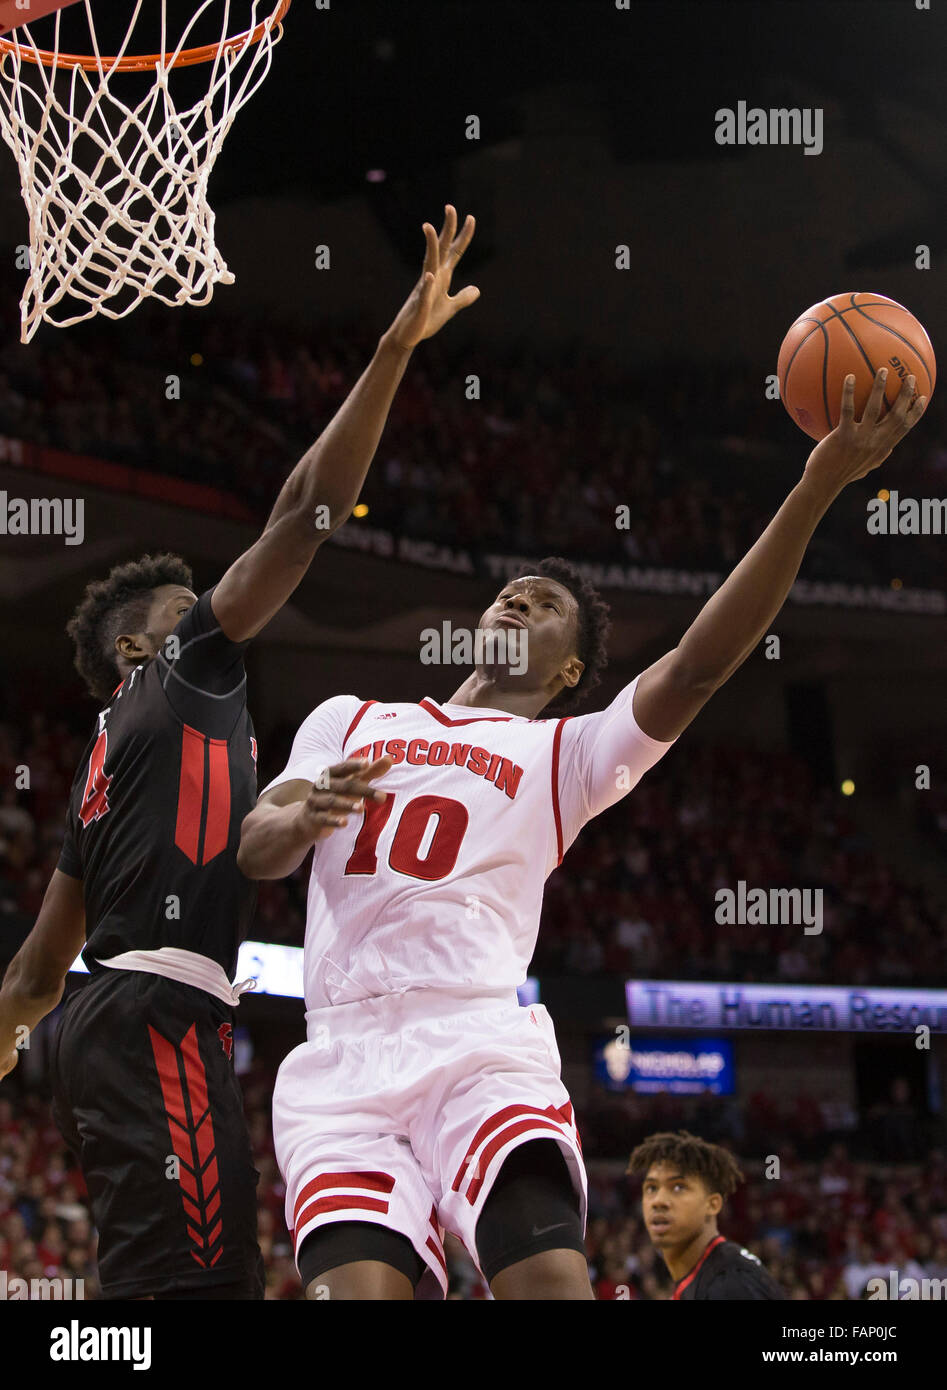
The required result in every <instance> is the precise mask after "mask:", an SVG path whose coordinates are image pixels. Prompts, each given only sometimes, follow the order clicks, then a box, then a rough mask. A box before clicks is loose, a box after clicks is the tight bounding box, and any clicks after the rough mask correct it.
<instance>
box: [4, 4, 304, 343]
mask: <svg viewBox="0 0 947 1390" xmlns="http://www.w3.org/2000/svg"><path fill="white" fill-rule="evenodd" d="M78 3H82V4H83V5H84V8H85V14H86V19H87V22H88V26H89V36H90V46H91V48H92V53H91V54H77V53H63V52H62V51H61V50H60V18H61V16H60V13H59V12H60V10H62V9H65V8H67V7H68V6H69V5H71V4H78ZM109 3H110V4H111V5H112V6H114V5H115V4H116V3H117V0H109ZM129 3H133V4H134V11H133V14H132V17H131V20H130V22H129V26H128V30H127V33H126V35H125V38H124V41H123V42H122V44H121V47H120V48H119V49H118V51H117V52H116V53H114V54H112V55H110V56H103V54H102V53H101V51H100V45H99V42H98V38H97V35H96V30H95V22H94V18H93V14H92V0H32V3H31V5H30V14H31V16H32V18H33V19H34V20H35V18H37V17H38V16H39V15H40V14H49V13H50V12H51V11H52V10H54V9H55V10H56V16H55V20H54V21H53V22H54V25H55V35H54V42H53V46H52V48H50V49H43V48H40V47H39V46H38V44H37V43H36V42H35V41H34V39H33V36H32V34H31V33H30V31H29V28H28V27H26V26H25V25H23V24H22V21H23V14H24V11H23V10H21V9H19V8H17V6H16V3H15V0H0V32H2V31H3V30H4V29H9V28H10V26H11V25H14V24H20V25H22V27H21V28H18V29H13V30H12V32H11V33H10V34H9V36H8V37H6V38H0V130H2V132H3V138H4V139H5V140H6V142H7V144H8V145H9V146H10V148H11V149H12V151H13V153H14V155H15V156H16V160H17V164H18V165H19V169H20V185H21V189H22V193H23V201H24V202H25V203H26V207H27V211H28V212H29V218H30V274H29V279H28V281H27V283H26V287H25V290H24V293H23V298H22V299H21V301H20V316H21V320H22V330H21V333H20V341H21V342H22V343H28V342H29V341H30V339H31V338H32V337H33V335H34V334H35V332H36V330H37V329H38V327H39V325H40V323H41V322H43V321H45V322H46V323H51V324H54V325H55V326H56V327H59V328H68V327H70V326H71V325H72V324H74V323H79V322H81V321H82V320H84V319H89V318H92V317H93V316H94V315H95V314H105V315H106V316H107V317H109V318H114V319H117V318H124V317H125V315H126V314H130V313H131V312H132V310H134V309H136V308H137V307H138V305H139V304H140V303H141V301H142V300H143V299H146V298H155V299H159V300H161V301H162V303H164V304H168V305H171V306H172V307H173V306H179V305H185V304H190V305H204V304H207V303H209V302H210V299H211V297H212V295H213V292H214V286H215V284H217V283H218V282H220V283H221V284H225V285H232V284H233V282H234V277H233V275H232V274H231V272H230V271H229V270H228V268H227V265H226V262H225V261H224V260H223V259H222V257H221V256H220V254H219V252H218V250H217V247H216V245H215V243H214V221H215V218H214V212H213V210H212V208H211V207H210V205H209V203H208V195H207V185H208V181H209V179H210V175H211V172H212V170H213V168H214V164H215V162H216V159H217V156H218V154H219V153H220V150H221V147H222V145H223V142H224V139H225V138H226V136H227V134H228V132H229V130H230V127H231V125H232V124H233V121H234V118H235V117H236V115H237V112H238V111H239V110H240V109H241V108H242V107H243V106H244V105H245V104H246V103H247V102H248V101H249V100H250V98H251V97H252V96H253V94H254V93H255V92H256V91H257V89H258V88H259V86H260V85H261V84H262V82H263V81H264V80H265V78H266V76H267V74H268V73H269V70H270V65H271V63H272V58H273V49H274V47H275V45H276V44H277V43H278V42H279V40H280V39H281V38H282V34H283V26H282V20H283V18H284V16H285V14H286V12H287V10H288V9H289V7H290V3H291V0H249V3H250V8H251V16H250V21H251V22H250V26H249V28H248V29H246V31H245V32H242V33H237V34H232V33H231V32H230V30H231V11H232V8H233V6H232V0H194V6H195V8H194V13H193V15H192V18H191V20H190V22H189V24H188V25H187V28H186V29H185V31H184V33H183V34H182V35H181V36H180V38H179V39H178V41H177V43H176V44H171V43H169V41H168V27H167V13H166V10H167V0H148V4H149V7H154V6H155V4H156V3H157V4H160V7H161V10H160V24H161V51H160V52H158V53H150V54H145V55H141V54H137V55H136V54H134V53H129V47H130V45H131V41H132V37H133V35H134V32H135V27H136V24H137V23H138V18H139V15H140V13H141V9H142V5H143V3H144V0H129ZM215 4H217V5H222V8H223V14H222V17H221V33H220V38H219V40H217V41H216V42H214V43H210V44H205V45H202V46H199V47H190V48H189V47H187V46H186V45H187V40H188V37H189V36H190V35H191V34H192V33H193V31H194V26H195V25H196V24H197V22H198V20H199V19H201V17H202V16H203V15H205V13H206V12H207V11H208V10H209V9H210V7H211V6H212V5H215ZM261 12H263V15H264V17H263V18H262V19H261V18H260V13H261ZM202 63H203V64H207V65H209V68H210V80H209V84H208V91H207V93H206V95H203V96H202V97H201V98H200V99H199V100H198V101H196V102H193V103H192V104H191V105H189V106H184V107H182V109H181V110H178V107H177V105H176V103H175V98H174V96H173V95H172V92H171V83H170V81H169V79H170V76H171V74H172V73H173V72H174V71H175V70H176V69H178V68H185V67H194V66H196V65H198V64H202ZM31 72H32V73H33V80H32V81H30V80H29V78H28V74H29V73H31ZM129 73H137V74H145V75H147V74H152V75H153V76H154V82H153V83H151V82H149V83H148V84H147V91H146V92H145V93H144V95H143V96H140V99H139V95H140V90H139V93H136V96H135V99H134V100H133V99H132V98H131V96H130V94H129V92H128V91H127V90H124V99H123V95H121V93H122V92H123V89H125V88H126V84H136V85H137V87H138V88H139V89H140V88H141V85H142V78H141V76H139V77H137V78H131V79H128V78H126V79H125V82H123V81H122V76H123V75H124V74H129ZM57 79H59V82H58V84H57ZM57 85H58V87H59V90H58V91H57ZM90 156H91V157H90ZM67 296H68V297H70V298H71V299H72V300H74V301H77V303H76V305H75V309H78V312H75V311H70V310H69V308H68V307H67V306H66V305H64V304H63V303H62V301H63V300H64V299H65V298H66V297H67ZM83 304H84V306H85V307H82V305H83Z"/></svg>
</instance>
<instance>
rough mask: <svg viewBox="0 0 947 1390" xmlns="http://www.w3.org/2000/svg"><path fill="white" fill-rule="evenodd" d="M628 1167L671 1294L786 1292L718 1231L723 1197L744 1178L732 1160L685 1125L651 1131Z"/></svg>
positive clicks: (766, 1295)
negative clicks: (669, 1281)
mask: <svg viewBox="0 0 947 1390" xmlns="http://www.w3.org/2000/svg"><path fill="white" fill-rule="evenodd" d="M628 1172H629V1173H631V1174H633V1175H634V1176H635V1177H637V1178H643V1179H644V1181H643V1183H642V1188H641V1209H642V1212H643V1214H644V1222H645V1226H646V1227H647V1230H648V1235H649V1236H650V1237H651V1240H652V1242H653V1243H654V1245H655V1247H656V1249H657V1250H658V1251H660V1254H661V1257H662V1259H663V1260H664V1263H665V1264H666V1265H667V1267H668V1273H669V1274H670V1276H671V1278H672V1279H673V1280H674V1292H673V1294H672V1295H671V1299H672V1301H674V1302H678V1301H680V1300H681V1299H684V1300H687V1299H693V1298H699V1299H717V1300H731V1299H740V1298H743V1299H774V1298H785V1297H786V1295H785V1293H784V1292H783V1290H782V1289H781V1288H780V1287H779V1285H778V1284H777V1282H776V1280H775V1279H774V1278H773V1277H772V1275H771V1274H769V1273H768V1272H767V1271H766V1270H765V1269H764V1268H763V1266H762V1264H761V1263H760V1261H759V1260H758V1259H757V1257H756V1256H755V1255H751V1254H750V1252H749V1250H744V1249H743V1247H742V1246H740V1245H737V1244H736V1243H735V1242H734V1241H732V1240H727V1239H726V1237H725V1236H722V1235H721V1234H720V1232H719V1231H718V1230H717V1217H718V1216H719V1214H720V1209H721V1207H722V1206H723V1204H724V1202H725V1200H726V1199H727V1197H729V1196H731V1194H732V1193H734V1192H735V1191H736V1189H737V1187H738V1186H739V1184H740V1183H741V1182H742V1181H743V1174H742V1173H741V1172H740V1169H739V1168H738V1167H737V1164H736V1160H735V1159H734V1157H733V1155H732V1154H731V1153H728V1152H727V1150H726V1149H722V1148H720V1146H719V1145H718V1144H708V1143H707V1142H706V1140H704V1139H698V1138H697V1137H696V1135H693V1134H688V1132H687V1130H686V1129H682V1130H679V1131H678V1133H677V1134H652V1135H651V1136H650V1137H649V1138H648V1139H646V1140H645V1141H644V1143H642V1144H639V1145H638V1147H637V1148H636V1149H635V1150H634V1152H633V1153H632V1155H631V1158H630V1160H629V1162H628Z"/></svg>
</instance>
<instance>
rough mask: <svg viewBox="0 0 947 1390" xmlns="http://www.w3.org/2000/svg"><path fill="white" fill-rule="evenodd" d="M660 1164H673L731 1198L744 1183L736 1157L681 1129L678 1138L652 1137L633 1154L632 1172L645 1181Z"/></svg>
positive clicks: (682, 1171)
mask: <svg viewBox="0 0 947 1390" xmlns="http://www.w3.org/2000/svg"><path fill="white" fill-rule="evenodd" d="M656 1163H671V1164H673V1165H674V1167H675V1168H676V1169H677V1170H678V1171H679V1172H680V1173H682V1174H683V1175H684V1177H686V1178H700V1180H701V1182H702V1183H703V1184H704V1186H705V1187H706V1188H707V1189H708V1190H709V1191H710V1192H719V1193H720V1194H721V1196H723V1197H729V1196H730V1195H731V1193H733V1192H735V1191H736V1190H737V1188H738V1187H739V1185H740V1183H741V1182H742V1181H743V1174H742V1172H741V1171H740V1168H739V1166H738V1164H737V1161H736V1159H735V1158H734V1157H733V1154H732V1153H730V1151H729V1150H728V1149H722V1148H721V1147H720V1145H719V1144H708V1142H707V1140H706V1139H700V1138H699V1137H698V1136H697V1135H696V1134H690V1133H689V1132H688V1131H687V1130H686V1129H679V1130H678V1131H677V1133H676V1134H672V1133H670V1132H668V1133H665V1134H651V1135H649V1136H648V1138H647V1139H645V1140H644V1142H643V1143H641V1144H639V1145H638V1147H637V1148H636V1149H634V1150H633V1151H632V1155H631V1158H630V1159H629V1160H628V1170H627V1171H628V1172H629V1173H631V1174H632V1175H633V1176H634V1177H636V1178H644V1177H646V1176H647V1174H648V1173H649V1172H650V1170H651V1169H652V1168H653V1167H654V1165H655V1164H656Z"/></svg>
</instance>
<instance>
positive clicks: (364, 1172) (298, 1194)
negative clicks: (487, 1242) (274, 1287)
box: [273, 1005, 447, 1301]
mask: <svg viewBox="0 0 947 1390" xmlns="http://www.w3.org/2000/svg"><path fill="white" fill-rule="evenodd" d="M330 1012H331V1013H334V1014H336V1015H337V1016H336V1017H335V1018H332V1019H331V1020H330V1021H329V1022H327V1023H325V1024H322V1023H321V1022H320V1021H319V1020H318V1019H316V1020H315V1021H314V1022H312V1024H311V1027H312V1032H313V1038H314V1040H313V1041H312V1042H306V1043H302V1044H300V1046H299V1047H297V1048H294V1050H293V1051H292V1052H291V1053H290V1054H289V1056H288V1057H286V1058H285V1059H284V1061H283V1062H282V1064H281V1066H280V1069H279V1074H278V1076H277V1080H276V1086H275V1087H274V1090H273V1143H274V1148H275V1151H276V1160H277V1163H278V1164H279V1168H280V1172H281V1173H282V1175H283V1180H284V1182H285V1184H286V1224H287V1227H288V1229H289V1231H290V1233H291V1235H292V1238H293V1245H294V1249H295V1253H296V1265H297V1268H298V1270H299V1276H300V1280H301V1282H302V1285H303V1288H304V1289H305V1291H306V1297H307V1298H308V1299H310V1300H312V1301H319V1300H331V1299H359V1300H361V1299H365V1300H369V1299H384V1300H388V1299H395V1300H399V1301H400V1300H405V1299H412V1298H414V1297H415V1291H416V1289H417V1288H418V1286H419V1285H421V1284H422V1283H423V1288H421V1290H420V1296H422V1297H424V1296H426V1295H427V1294H428V1293H433V1292H436V1290H437V1288H438V1286H439V1287H440V1288H441V1290H443V1291H446V1288H447V1263H446V1260H445V1258H444V1251H443V1245H442V1233H441V1230H440V1228H439V1226H438V1223H437V1217H436V1212H435V1198H434V1194H433V1193H432V1191H431V1189H430V1187H429V1186H428V1185H427V1184H426V1182H425V1180H424V1177H423V1175H422V1173H421V1170H420V1167H419V1165H418V1161H417V1158H416V1157H415V1154H414V1152H413V1150H412V1147H411V1144H410V1143H409V1141H408V1139H407V1137H406V1135H405V1133H404V1130H403V1129H402V1128H401V1124H402V1119H401V1117H402V1115H403V1114H404V1113H405V1112H406V1111H407V1109H408V1108H409V1107H408V1105H407V1104H406V1103H403V1102H402V1088H404V1089H407V1090H409V1091H410V1088H411V1087H412V1085H414V1077H413V1075H412V1074H411V1071H410V1067H404V1068H402V1072H401V1073H400V1074H399V1075H398V1076H397V1077H389V1083H388V1085H387V1086H380V1085H379V1078H380V1077H382V1076H384V1074H385V1066H384V1065H383V1064H382V1061H381V1060H380V1059H384V1061H385V1063H387V1055H388V1054H387V1053H386V1050H385V1042H386V1036H385V1035H383V1034H382V1033H381V1032H380V1031H379V1030H378V1028H377V1027H375V1026H373V1018H372V1016H371V1011H366V1010H365V1009H363V1008H362V1007H361V1006H360V1005H358V1006H356V1005H339V1006H337V1009H333V1010H331V1011H330ZM330 1028H331V1038H332V1043H333V1045H332V1046H331V1047H327V1046H326V1045H325V1043H324V1041H323V1029H330ZM348 1044H351V1045H348Z"/></svg>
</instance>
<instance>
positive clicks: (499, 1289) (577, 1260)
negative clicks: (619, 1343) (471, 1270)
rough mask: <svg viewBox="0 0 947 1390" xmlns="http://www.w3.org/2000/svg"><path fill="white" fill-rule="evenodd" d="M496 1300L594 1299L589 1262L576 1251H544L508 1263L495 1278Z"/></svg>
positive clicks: (492, 1285)
mask: <svg viewBox="0 0 947 1390" xmlns="http://www.w3.org/2000/svg"><path fill="white" fill-rule="evenodd" d="M490 1291H491V1292H492V1294H493V1296H494V1298H496V1299H500V1300H503V1299H531V1300H535V1301H540V1302H553V1301H556V1300H560V1301H565V1300H569V1301H574V1300H577V1299H593V1298H594V1297H595V1295H594V1294H593V1292H592V1284H591V1281H590V1279H589V1269H588V1264H587V1263H586V1259H585V1256H584V1255H581V1254H579V1252H578V1251H576V1250H544V1251H542V1252H541V1253H540V1254H538V1255H530V1256H528V1257H527V1258H526V1259H525V1260H520V1261H519V1262H518V1263H517V1264H513V1265H508V1266H507V1267H506V1269H504V1270H501V1272H500V1273H499V1274H497V1275H496V1277H495V1278H494V1279H493V1280H492V1281H491V1284H490Z"/></svg>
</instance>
